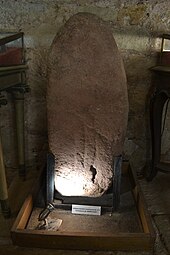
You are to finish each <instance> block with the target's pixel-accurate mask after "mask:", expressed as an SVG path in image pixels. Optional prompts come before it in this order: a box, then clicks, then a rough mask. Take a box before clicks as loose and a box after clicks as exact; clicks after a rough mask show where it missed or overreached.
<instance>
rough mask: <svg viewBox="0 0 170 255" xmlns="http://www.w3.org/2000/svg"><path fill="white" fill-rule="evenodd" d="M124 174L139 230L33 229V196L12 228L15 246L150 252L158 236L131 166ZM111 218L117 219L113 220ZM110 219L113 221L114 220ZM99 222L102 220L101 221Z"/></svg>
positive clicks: (29, 198) (27, 200) (24, 205)
mask: <svg viewBox="0 0 170 255" xmlns="http://www.w3.org/2000/svg"><path fill="white" fill-rule="evenodd" d="M123 174H125V175H127V176H128V178H129V181H130V183H131V193H132V195H133V198H134V203H135V206H136V214H137V217H138V219H137V224H138V227H139V229H138V227H137V229H136V230H134V229H133V231H134V232H133V231H132V232H130V231H129V230H128V229H127V228H126V229H125V230H123V229H119V231H118V230H116V228H115V229H114V228H112V229H111V228H110V227H108V231H107V226H105V228H104V229H102V228H100V227H98V228H97V227H96V229H94V226H95V224H93V231H90V229H88V228H86V229H81V228H78V226H79V225H80V224H77V226H76V228H75V227H74V224H73V225H72V228H70V230H69V226H68V228H67V226H66V225H65V228H63V229H61V230H60V229H59V230H58V231H48V230H35V229H31V228H29V227H28V226H29V224H30V217H31V215H32V213H35V208H34V206H33V196H32V194H30V195H29V196H28V197H27V199H26V200H25V202H24V204H23V206H22V208H21V210H20V212H19V214H18V217H17V219H16V221H15V223H14V225H13V227H12V230H11V235H12V241H13V243H14V244H15V245H18V246H27V247H40V248H55V249H68V250H69V249H74V250H145V251H151V250H152V249H153V245H154V240H155V235H154V231H153V228H152V225H151V219H150V216H149V214H148V211H147V208H146V204H145V201H144V198H143V195H142V192H141V190H140V186H139V185H138V183H137V180H136V178H135V175H134V173H133V172H132V170H131V168H130V166H128V167H127V165H126V166H125V167H124V171H123ZM36 210H37V209H36ZM58 212H59V211H58ZM60 213H61V212H60ZM64 217H65V219H67V220H68V219H69V217H72V216H70V215H69V217H67V216H66V215H65V216H64ZM96 217H100V216H96ZM102 217H104V215H102V216H101V219H102ZM72 218H73V217H72ZM70 219H71V218H70ZM112 219H113V220H114V217H113V218H112ZM79 220H80V219H79ZM81 220H82V219H81ZM109 220H111V218H110V219H109ZM138 220H139V221H138ZM98 221H100V220H99V218H98ZM91 222H92V221H91ZM65 224H66V223H65ZM113 225H114V223H113ZM33 228H34V227H33Z"/></svg>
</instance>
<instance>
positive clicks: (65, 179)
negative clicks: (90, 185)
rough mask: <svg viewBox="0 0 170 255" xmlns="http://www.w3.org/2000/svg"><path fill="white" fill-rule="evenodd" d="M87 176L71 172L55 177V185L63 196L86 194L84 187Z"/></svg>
mask: <svg viewBox="0 0 170 255" xmlns="http://www.w3.org/2000/svg"><path fill="white" fill-rule="evenodd" d="M84 183H85V178H84V177H83V176H81V175H79V174H78V173H77V175H76V174H72V173H70V175H69V176H57V178H56V179H55V186H56V187H57V190H58V191H59V192H60V193H61V195H63V196H84V195H86V194H85V190H84V189H83V187H84Z"/></svg>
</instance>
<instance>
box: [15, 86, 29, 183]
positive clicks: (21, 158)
mask: <svg viewBox="0 0 170 255" xmlns="http://www.w3.org/2000/svg"><path fill="white" fill-rule="evenodd" d="M13 95H14V104H15V117H16V132H17V146H18V163H19V176H21V177H22V178H23V179H25V177H26V169H25V139H24V92H22V91H21V92H18V91H17V92H14V93H13Z"/></svg>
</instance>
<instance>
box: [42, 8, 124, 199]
mask: <svg viewBox="0 0 170 255" xmlns="http://www.w3.org/2000/svg"><path fill="white" fill-rule="evenodd" d="M49 66H50V68H49V83H48V88H47V112H48V136H49V148H50V150H51V152H52V153H53V154H54V155H55V157H56V163H55V170H56V174H55V188H56V189H57V190H58V191H59V192H60V193H61V194H62V195H80V196H101V195H102V194H103V193H104V192H105V191H107V189H108V188H109V187H110V185H111V182H112V178H113V171H112V166H113V157H114V156H117V155H119V154H121V153H122V150H123V143H124V138H125V132H126V126H127V119H128V96H127V84H126V75H125V71H124V66H123V62H122V59H121V56H120V53H119V51H118V48H117V46H116V43H115V41H114V38H113V36H112V32H111V31H110V29H109V27H108V26H107V25H106V24H105V23H104V22H103V21H102V20H101V19H99V18H98V17H97V16H95V15H92V14H89V13H78V14H76V15H74V16H72V17H71V18H70V19H69V20H68V21H67V23H66V24H65V26H64V27H63V28H62V30H61V31H60V32H59V33H58V34H57V36H56V37H55V39H54V41H53V44H52V47H51V52H50V58H49Z"/></svg>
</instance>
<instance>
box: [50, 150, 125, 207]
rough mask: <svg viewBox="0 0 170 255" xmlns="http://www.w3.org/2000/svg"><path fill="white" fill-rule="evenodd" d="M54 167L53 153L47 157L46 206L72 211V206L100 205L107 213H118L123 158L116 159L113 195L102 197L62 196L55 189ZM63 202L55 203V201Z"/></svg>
mask: <svg viewBox="0 0 170 255" xmlns="http://www.w3.org/2000/svg"><path fill="white" fill-rule="evenodd" d="M54 166H55V157H54V155H53V154H52V153H48V155H47V169H46V184H45V187H46V199H45V200H46V201H45V204H46V205H47V204H49V203H53V204H54V206H55V207H57V208H60V207H61V208H63V209H71V205H72V204H83V205H98V206H102V208H104V209H105V210H107V211H111V212H113V211H117V210H118V209H119V205H120V184H121V167H122V156H117V157H114V163H113V184H112V189H110V190H111V193H109V194H104V195H103V196H102V197H96V198H95V197H82V196H71V197H67V196H62V195H61V194H59V193H58V192H57V191H55V189H54ZM55 199H56V200H58V201H61V203H57V204H56V203H55V201H54V200H55Z"/></svg>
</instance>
